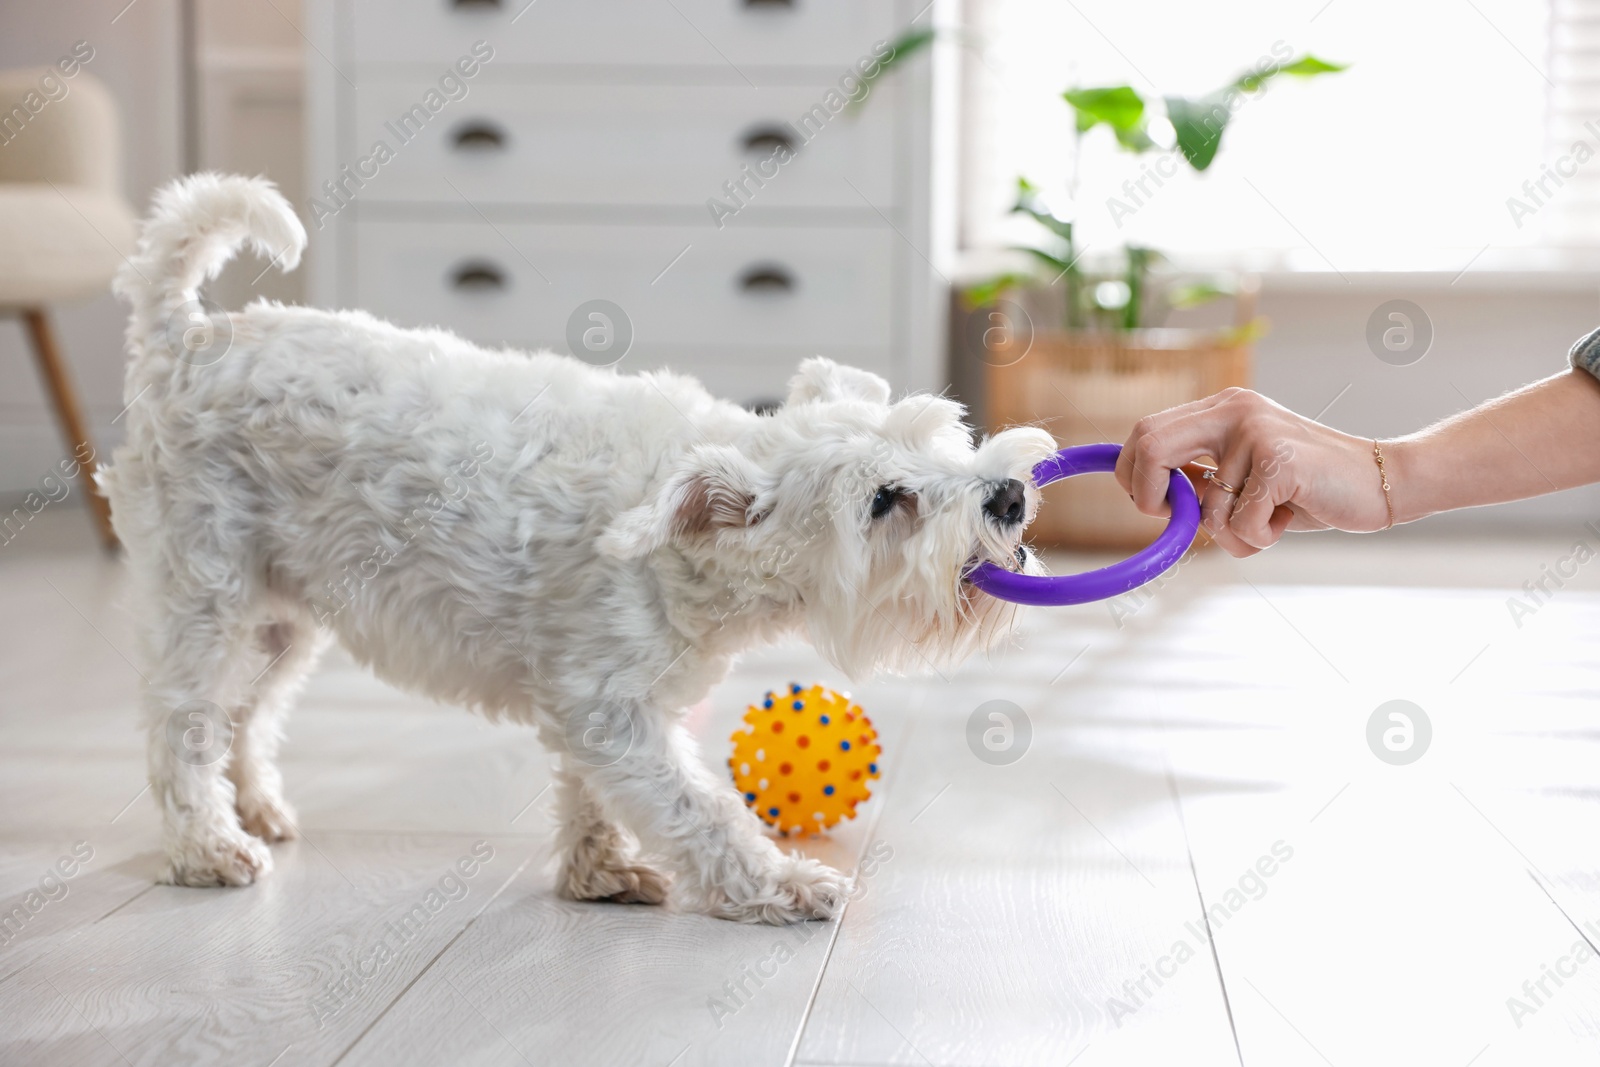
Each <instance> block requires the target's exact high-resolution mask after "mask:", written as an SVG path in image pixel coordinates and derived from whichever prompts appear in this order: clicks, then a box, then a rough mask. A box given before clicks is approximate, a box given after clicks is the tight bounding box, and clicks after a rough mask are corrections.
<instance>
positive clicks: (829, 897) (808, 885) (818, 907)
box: [711, 856, 851, 926]
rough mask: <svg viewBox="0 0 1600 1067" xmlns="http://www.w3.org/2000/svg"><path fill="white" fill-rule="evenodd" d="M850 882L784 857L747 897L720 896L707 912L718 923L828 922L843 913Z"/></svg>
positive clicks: (826, 868)
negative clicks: (720, 920)
mask: <svg viewBox="0 0 1600 1067" xmlns="http://www.w3.org/2000/svg"><path fill="white" fill-rule="evenodd" d="M850 887H851V880H850V877H849V876H848V875H844V874H840V873H839V872H838V871H836V870H834V869H833V868H832V867H829V866H827V865H826V864H823V863H819V862H817V861H816V860H811V859H806V858H805V857H804V856H784V857H783V859H782V861H781V862H780V863H779V864H778V865H777V866H776V867H775V868H774V870H773V871H772V872H771V874H770V875H769V876H768V877H767V878H764V879H762V880H761V881H760V882H759V883H758V884H757V886H756V889H755V892H754V893H750V894H742V893H741V894H738V895H730V894H724V895H723V899H722V900H720V901H718V902H717V903H716V904H714V905H713V907H712V909H711V911H712V914H713V915H716V916H717V917H718V918H721V919H731V920H733V921H734V922H742V923H767V924H769V925H772V926H782V925H785V924H788V923H797V922H804V921H805V920H807V919H832V918H834V917H835V916H837V915H838V914H839V913H840V912H842V911H843V910H844V905H845V901H846V900H847V899H848V898H849V896H850Z"/></svg>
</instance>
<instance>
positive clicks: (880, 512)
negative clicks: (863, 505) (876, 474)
mask: <svg viewBox="0 0 1600 1067" xmlns="http://www.w3.org/2000/svg"><path fill="white" fill-rule="evenodd" d="M901 495H902V494H901V492H900V490H898V489H896V488H895V487H894V486H892V485H885V486H883V487H882V488H880V489H879V490H878V495H877V496H874V497H873V498H872V517H873V518H875V519H881V518H883V517H884V516H885V515H887V514H889V511H890V509H891V508H893V507H894V506H895V505H896V504H898V503H899V502H900V497H901Z"/></svg>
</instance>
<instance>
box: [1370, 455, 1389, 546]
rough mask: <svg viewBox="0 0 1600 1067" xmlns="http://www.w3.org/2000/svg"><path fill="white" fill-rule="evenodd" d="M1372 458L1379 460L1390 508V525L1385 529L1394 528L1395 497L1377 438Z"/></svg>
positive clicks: (1385, 498) (1379, 468)
mask: <svg viewBox="0 0 1600 1067" xmlns="http://www.w3.org/2000/svg"><path fill="white" fill-rule="evenodd" d="M1372 458H1374V459H1376V460H1377V461H1378V480H1379V481H1380V482H1382V483H1383V504H1384V507H1386V508H1388V509H1389V525H1387V526H1385V527H1384V529H1385V530H1392V529H1394V498H1393V497H1391V496H1390V495H1389V472H1388V471H1386V470H1384V469H1383V446H1382V445H1380V444H1379V443H1378V442H1377V440H1376V439H1374V440H1373V442H1372Z"/></svg>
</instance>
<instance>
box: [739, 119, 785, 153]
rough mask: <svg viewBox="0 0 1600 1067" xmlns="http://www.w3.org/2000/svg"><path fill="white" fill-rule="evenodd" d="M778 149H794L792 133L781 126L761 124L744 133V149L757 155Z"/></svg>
mask: <svg viewBox="0 0 1600 1067" xmlns="http://www.w3.org/2000/svg"><path fill="white" fill-rule="evenodd" d="M779 149H787V150H788V151H789V152H791V153H792V152H793V151H794V134H793V132H792V131H790V130H787V129H784V128H783V127H782V126H761V127H758V128H757V129H754V130H751V131H750V132H749V133H747V134H745V137H744V150H745V151H746V152H750V153H752V154H754V155H758V156H770V155H772V154H773V153H774V152H776V151H778V150H779Z"/></svg>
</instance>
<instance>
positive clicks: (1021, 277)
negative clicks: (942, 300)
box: [961, 273, 1033, 310]
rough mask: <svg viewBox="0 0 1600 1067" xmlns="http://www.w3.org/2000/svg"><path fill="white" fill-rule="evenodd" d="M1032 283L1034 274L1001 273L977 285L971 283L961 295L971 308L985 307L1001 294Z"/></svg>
mask: <svg viewBox="0 0 1600 1067" xmlns="http://www.w3.org/2000/svg"><path fill="white" fill-rule="evenodd" d="M1032 283H1033V277H1032V275H1028V274H1015V273H1006V274H1000V275H996V276H995V277H993V278H989V279H987V280H986V281H981V282H978V283H976V284H975V285H969V286H968V287H967V288H966V289H964V290H963V291H962V293H961V296H962V298H963V300H964V301H965V302H966V305H967V308H968V309H969V310H970V309H972V308H979V307H983V306H984V305H986V304H992V303H994V302H995V301H996V300H998V299H999V298H1000V296H1001V294H1003V293H1007V292H1010V291H1011V290H1013V289H1021V288H1023V287H1025V286H1027V285H1031V284H1032Z"/></svg>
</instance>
